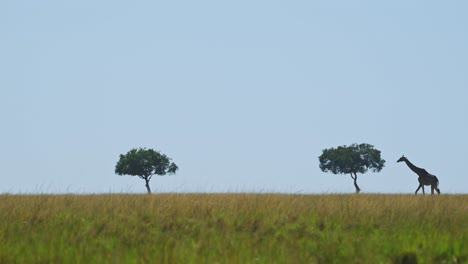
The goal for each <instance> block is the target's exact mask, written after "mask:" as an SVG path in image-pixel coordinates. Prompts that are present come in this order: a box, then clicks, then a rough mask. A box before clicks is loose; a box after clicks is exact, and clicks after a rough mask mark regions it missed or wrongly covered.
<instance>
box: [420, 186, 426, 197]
mask: <svg viewBox="0 0 468 264" xmlns="http://www.w3.org/2000/svg"><path fill="white" fill-rule="evenodd" d="M421 187H422V190H423V195H425V194H426V193H425V192H424V184H421Z"/></svg>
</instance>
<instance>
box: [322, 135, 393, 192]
mask: <svg viewBox="0 0 468 264" xmlns="http://www.w3.org/2000/svg"><path fill="white" fill-rule="evenodd" d="M319 161H320V169H321V170H322V171H323V172H332V173H333V174H350V175H351V178H352V179H353V180H354V187H355V188H356V193H359V192H360V191H361V189H360V188H359V186H358V185H357V173H361V174H363V173H366V172H367V171H368V170H369V169H370V170H371V171H373V172H379V171H381V170H382V168H383V167H384V165H385V160H384V159H382V157H381V155H380V150H377V149H375V148H374V146H372V145H370V144H365V143H363V144H359V145H358V144H352V145H350V146H339V147H337V148H329V149H324V150H323V153H322V155H320V157H319Z"/></svg>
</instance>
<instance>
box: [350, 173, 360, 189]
mask: <svg viewBox="0 0 468 264" xmlns="http://www.w3.org/2000/svg"><path fill="white" fill-rule="evenodd" d="M353 173H354V176H353ZM353 173H351V178H352V179H353V180H354V188H356V193H359V192H360V191H361V188H359V186H358V185H357V174H356V173H355V172H353Z"/></svg>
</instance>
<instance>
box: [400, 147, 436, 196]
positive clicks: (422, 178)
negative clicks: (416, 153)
mask: <svg viewBox="0 0 468 264" xmlns="http://www.w3.org/2000/svg"><path fill="white" fill-rule="evenodd" d="M402 161H404V162H405V163H406V165H408V167H409V168H410V169H411V170H412V171H413V172H414V173H416V174H417V175H418V176H419V177H418V181H419V187H418V188H417V189H416V192H414V194H418V191H419V189H421V188H422V191H423V195H424V194H425V193H424V185H428V186H431V195H432V194H434V190H436V191H437V193H438V194H440V190H439V179H437V177H436V176H435V175H432V174H430V173H429V172H427V171H426V170H425V169H422V168H418V167H416V166H415V165H413V163H411V162H410V161H409V160H408V159H407V158H406V157H405V156H404V155H403V156H401V158H400V159H399V160H397V162H402Z"/></svg>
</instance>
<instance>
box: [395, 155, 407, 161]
mask: <svg viewBox="0 0 468 264" xmlns="http://www.w3.org/2000/svg"><path fill="white" fill-rule="evenodd" d="M402 161H407V159H406V157H405V155H403V156H401V158H400V159H398V160H397V162H402Z"/></svg>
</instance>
